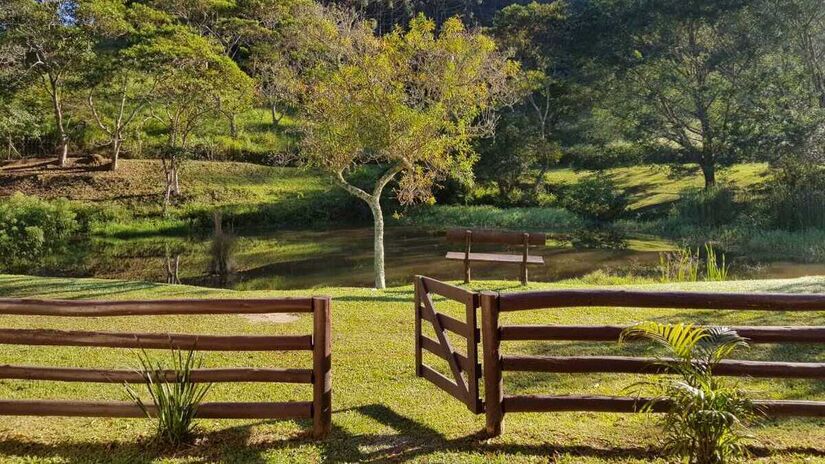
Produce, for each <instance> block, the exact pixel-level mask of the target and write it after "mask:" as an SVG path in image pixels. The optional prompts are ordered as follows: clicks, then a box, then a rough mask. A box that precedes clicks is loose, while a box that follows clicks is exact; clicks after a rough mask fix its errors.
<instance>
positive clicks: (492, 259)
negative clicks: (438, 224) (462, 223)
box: [446, 229, 545, 285]
mask: <svg viewBox="0 0 825 464" xmlns="http://www.w3.org/2000/svg"><path fill="white" fill-rule="evenodd" d="M447 242H454V243H464V251H463V252H462V251H450V252H448V253H447V256H446V258H447V259H450V260H455V261H464V283H470V263H471V262H482V263H504V264H521V283H522V285H527V266H528V265H541V264H544V258H542V257H541V256H531V255H530V246H531V245H532V246H543V245H544V242H545V235H544V234H540V233H527V232H508V231H500V230H470V229H451V230H448V231H447ZM473 243H477V244H478V243H490V244H500V245H521V246H522V253H521V254H518V255H516V254H501V253H473V252H472V250H471V249H472V245H473Z"/></svg>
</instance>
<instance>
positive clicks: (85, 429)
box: [0, 275, 825, 464]
mask: <svg viewBox="0 0 825 464" xmlns="http://www.w3.org/2000/svg"><path fill="white" fill-rule="evenodd" d="M479 285H481V286H483V287H484V288H491V289H500V290H507V291H512V290H516V289H518V287H517V285H516V284H515V283H512V282H485V283H482V284H479ZM564 285H565V284H555V285H551V284H534V285H531V287H532V288H549V287H558V286H564ZM567 285H570V284H567ZM479 288H480V287H479ZM638 288H644V289H651V290H653V289H660V288H669V289H674V288H679V289H690V290H710V291H742V292H757V291H770V292H815V293H823V292H825V278H819V277H817V278H814V277H809V278H803V279H795V280H773V281H742V282H727V283H694V284H672V285H664V286H663V285H646V286H638ZM307 293H308V292H306V291H303V292H302V291H290V292H272V291H268V292H263V291H256V292H251V291H250V292H233V291H227V290H211V289H205V288H198V287H188V286H170V285H161V284H152V283H145V282H127V281H107V280H95V279H65V278H39V277H29V276H16V275H4V276H0V296H2V297H35V296H36V297H41V298H72V299H74V298H99V299H136V298H158V297H167V298H184V297H189V298H192V297H204V298H211V297H219V296H232V297H263V296H285V295H301V294H307ZM312 293H314V294H328V295H332V296H333V298H334V301H333V406H334V413H333V426H334V427H333V432H332V434H331V436H330V437H329V438H328V439H327V440H325V441H323V442H314V441H312V440H311V439H309V437H308V435H307V431H308V430H309V428H310V424H309V423H308V422H303V421H299V422H294V421H216V420H208V421H202V422H200V426H201V438H200V439H199V440H198V442H197V443H196V444H194V445H192V446H190V447H185V448H181V449H177V450H169V449H163V448H160V447H157V446H156V445H154V444H153V443H152V442H151V440H150V437H151V434H152V423H151V422H150V421H147V420H140V419H84V418H26V417H5V418H4V421H3V423H2V425H1V426H0V455H1V456H2V458H3V460H5V461H10V462H103V461H105V462H130V463H131V462H215V461H220V462H249V463H262V462H276V463H282V462H353V461H369V462H384V461H415V462H478V463H481V462H502V463H504V462H506V463H508V464H510V463H520V462H548V461H552V462H568V463H574V462H575V463H581V462H584V463H607V462H611V463H615V462H622V463H630V462H649V461H654V462H655V461H657V460H658V461H659V462H664V461H662V460H661V458H658V457H657V453H656V447H655V446H656V443H657V435H658V430H657V429H656V428H655V427H654V426H653V425H652V423H651V421H650V418H649V417H643V416H633V415H614V414H599V413H559V414H512V415H508V416H506V417H505V422H504V427H505V432H504V434H503V435H502V436H501V437H499V438H496V439H493V440H487V441H485V440H482V439H480V438H479V435H478V432H479V431H480V430H482V428H483V422H484V419H483V416H474V415H473V414H471V413H469V412H468V411H467V410H466V409H465V407H464V406H462V405H460V404H459V403H458V402H457V401H455V400H453V399H452V398H451V397H449V396H448V395H447V394H445V393H443V392H441V391H439V390H438V389H437V388H436V387H434V386H432V385H430V384H429V383H428V382H426V381H424V380H422V379H418V378H416V377H415V376H414V373H413V350H412V347H413V319H412V289H411V287H410V286H405V287H398V288H391V289H387V290H385V291H373V290H369V289H356V288H327V289H315V290H313V291H312ZM436 305H437V306H439V307H442V308H443V307H446V306H447V305H446V304H445V303H444V302H439V301H437V302H436ZM450 311H458V308H456V307H454V306H452V305H450V306H449V307H448V312H450ZM456 314H457V313H456ZM512 316H513V317H511V315H508V318H507V319H505V321H504V322H505V323H506V322H511V321H516V320H519V321H522V322H527V321H529V322H530V323H539V322H542V321H543V322H558V323H630V322H634V321H639V320H643V319H653V318H655V319H659V320H668V321H678V320H685V321H695V322H704V323H719V324H722V323H731V324H732V323H739V324H753V325H760V324H761V325H767V324H770V325H781V324H805V325H825V313H806V314H802V313H799V314H782V313H757V312H729V311H728V312H707V311H684V310H679V311H675V310H671V311H665V310H638V309H636V310H634V309H611V310H605V309H598V308H591V309H586V310H575V311H572V310H557V311H543V312H524V313H520V314H515V315H512ZM2 327H17V328H24V327H42V328H60V329H77V330H81V329H86V330H106V331H117V330H122V331H145V332H152V331H170V332H180V333H186V332H188V333H197V332H200V333H221V334H229V333H257V334H265V333H266V334H283V333H308V332H309V330H310V318H309V317H301V318H300V319H298V320H297V321H294V322H290V323H261V322H254V321H250V320H248V319H245V318H244V317H241V316H188V317H187V316H158V317H142V318H134V317H133V318H43V317H20V316H3V317H2ZM644 349H645V348H644V347H642V346H637V345H633V346H630V347H622V348H619V347H617V346H616V345H614V344H610V343H608V344H576V345H575V346H574V345H573V344H571V343H552V344H547V343H545V344H538V343H535V344H534V343H524V342H513V344H507V345H505V346H504V351H505V352H509V353H512V352H515V351H519V352H522V353H528V354H529V353H541V352H551V351H552V352H553V353H556V354H570V353H574V352H576V353H593V354H595V353H608V352H609V353H613V354H618V353H619V352H620V351H623V350H635V352H640V351H643V350H644ZM745 354H746V356H745V357H748V358H753V359H774V360H797V361H804V360H807V361H813V360H819V361H821V360H822V359H824V358H825V347H822V346H819V347H813V346H787V345H786V346H774V345H764V346H759V347H758V348H752V349H750V350H749V351H747V352H746V353H745ZM158 355H162V353H158ZM308 360H309V357H308V355H307V354H305V353H300V354H297V353H291V354H280V353H276V354H273V353H209V354H207V355H206V365H207V366H208V367H219V366H231V365H236V366H258V367H263V366H269V367H275V366H281V367H297V366H306V365H308V364H307V363H308ZM426 361H427V362H428V363H430V364H436V362H435V361H433V360H432V359H430V358H427V359H426ZM0 363H3V364H29V365H59V366H82V367H91V366H96V367H119V368H130V367H135V365H136V359H135V353H134V352H132V351H130V350H113V349H112V350H110V349H104V348H56V347H17V346H4V347H3V349H2V351H0ZM440 366H441V368H444V367H445V366H444V365H440ZM634 380H635V377H634V376H628V375H615V374H610V375H607V374H606V375H550V374H542V375H524V374H518V373H514V374H513V375H508V376H506V377H505V391H506V392H508V393H531V392H544V393H559V394H562V393H567V392H580V393H594V394H619V393H621V389H622V388H624V387H626V386H627V385H629V384H631V383H633V381H634ZM741 386H742V387H743V388H745V389H747V390H748V391H750V392H752V393H753V394H754V395H758V396H760V397H771V398H799V399H803V398H804V399H818V400H823V399H825V382H822V381H820V382H812V381H801V380H789V381H775V380H761V379H758V380H743V381H742V384H741ZM310 395H311V393H310V389H309V387H308V386H303V385H298V386H296V385H269V384H238V385H226V384H218V385H216V386H215V387H214V389H213V390H212V391H211V392H210V394H209V396H208V398H207V399H208V400H210V401H221V400H236V401H244V400H247V401H283V400H293V399H308V398H309V397H310ZM0 398H7V399H22V398H67V399H71V398H74V399H100V400H103V399H106V400H126V399H127V396H126V394H125V393H124V391H123V389H122V387H120V386H118V385H98V384H73V383H58V382H23V381H16V380H4V381H0ZM756 436H757V437H756V438H757V440H758V445H756V448H755V453H756V457H755V459H754V461H756V462H805V463H812V462H820V463H821V462H825V419H818V420H817V419H790V420H782V421H771V422H768V423H766V424H764V425H761V426H760V427H758V428H757V429H756Z"/></svg>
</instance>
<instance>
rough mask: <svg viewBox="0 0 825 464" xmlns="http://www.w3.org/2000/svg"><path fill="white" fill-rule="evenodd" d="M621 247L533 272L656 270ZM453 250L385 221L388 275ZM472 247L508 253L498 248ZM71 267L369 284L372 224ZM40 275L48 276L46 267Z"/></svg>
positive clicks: (220, 228) (261, 283) (187, 245)
mask: <svg viewBox="0 0 825 464" xmlns="http://www.w3.org/2000/svg"><path fill="white" fill-rule="evenodd" d="M628 242H629V244H630V247H629V248H625V249H580V248H571V247H552V246H548V247H544V248H542V247H539V248H537V249H536V250H535V254H538V255H542V256H544V258H545V262H546V263H547V264H546V265H544V266H536V267H532V268H531V270H530V272H531V274H530V275H531V280H533V281H539V282H540V281H545V282H547V281H557V280H561V279H566V278H574V277H580V276H583V275H586V274H589V273H591V272H594V271H596V270H605V271H608V272H614V273H626V272H644V271H645V270H647V271H648V272H650V273H651V275H654V276H655V275H656V271H655V267H656V266H657V265H658V261H659V252H658V250H656V249H654V250H652V251H651V249H650V246H649V245H650V244H649V243H645V242H642V241H639V240H637V239H634V240H629V241H628ZM448 250H449V251H454V250H452V249H450V247H449V246H448V245H447V243H446V242H445V240H444V236H443V233H439V232H436V231H426V230H420V229H415V228H399V227H396V228H389V229H387V232H386V252H387V257H386V258H387V259H386V260H387V282H388V284H390V285H400V284H409V283H410V282H411V281H412V277H413V276H414V275H416V274H426V275H430V276H433V277H436V278H442V279H450V280H457V279H461V278H462V275H463V270H462V263H461V262H460V261H447V260H445V259H444V255H445V253H446V252H447V251H448ZM477 251H479V252H483V251H500V252H504V251H511V252H515V251H516V249H515V248H514V249H512V250H507V249H506V248H503V247H501V246H495V245H494V246H491V247H488V248H484V247H481V246H479V247H478V249H477ZM76 252H77V253H82V254H83V256H82V257H81V258H78V259H76V260H75V261H77V262H79V263H82V264H81V265H77V266H74V267H66V266H63V267H60V268H58V270H57V271H56V272H53V273H51V274H53V275H63V276H66V275H70V276H79V277H100V278H113V279H127V280H143V281H153V282H169V283H179V282H180V283H184V284H191V285H201V286H214V287H224V288H235V289H250V290H251V289H255V290H257V289H261V290H263V289H301V288H312V287H320V286H354V287H368V286H371V285H372V282H373V277H372V228H368V227H366V228H357V229H344V230H329V231H294V230H291V231H270V232H261V231H248V230H247V231H245V230H226V228H225V226H224V225H223V224H222V223H221V221H220V218H217V219H216V220H215V224H214V227H213V231H212V233H211V234H209V235H205V236H201V237H187V238H169V237H142V238H137V239H128V240H112V239H107V240H95V241H93V242H92V243H91V245H90V246H89V247H86V248H82V249H78V250H76ZM733 261H734V270H735V271H736V272H735V273H736V274H737V275H738V276H739V277H748V278H771V277H776V278H791V277H800V276H803V275H815V274H825V264H795V263H763V264H761V265H759V266H747V267H746V266H743V265H741V263H740V264H737V262H736V260H735V259H734V260H733ZM473 271H474V277H476V278H478V279H510V280H516V279H518V272H519V267H518V266H517V265H515V266H514V265H502V264H496V263H478V264H477V265H474V266H473ZM46 274H47V275H48V274H50V273H49V272H48V271H47V272H46Z"/></svg>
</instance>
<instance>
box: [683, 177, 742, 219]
mask: <svg viewBox="0 0 825 464" xmlns="http://www.w3.org/2000/svg"><path fill="white" fill-rule="evenodd" d="M740 211H741V206H740V205H738V204H737V203H736V200H735V193H734V191H733V190H732V189H731V188H729V187H726V186H716V187H712V188H710V189H707V190H705V189H689V190H685V191H682V193H681V195H680V199H679V201H678V202H677V203H676V206H675V215H676V217H678V218H679V220H680V221H682V222H684V223H687V224H693V225H701V226H710V227H718V226H721V225H724V224H730V223H731V222H733V221H734V220H736V218H737V216H738V215H739V212H740Z"/></svg>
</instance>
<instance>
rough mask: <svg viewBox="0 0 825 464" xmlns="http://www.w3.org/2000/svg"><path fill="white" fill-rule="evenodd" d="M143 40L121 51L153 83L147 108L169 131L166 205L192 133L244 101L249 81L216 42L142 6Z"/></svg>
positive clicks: (175, 186)
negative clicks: (152, 80) (218, 114)
mask: <svg viewBox="0 0 825 464" xmlns="http://www.w3.org/2000/svg"><path fill="white" fill-rule="evenodd" d="M136 14H141V15H143V16H144V17H146V18H147V20H144V21H142V22H141V23H142V24H143V26H142V30H140V31H139V33H141V37H142V40H140V41H139V42H137V43H135V44H134V45H132V46H130V47H129V48H128V49H126V50H125V51H124V52H123V56H124V57H125V58H127V59H131V60H135V62H139V63H141V65H142V71H143V72H144V73H146V74H148V75H149V76H152V79H154V81H155V82H156V83H157V84H156V85H155V87H154V88H153V91H152V99H151V105H150V107H149V111H150V114H151V117H152V118H153V119H154V120H155V121H157V122H159V123H160V124H162V125H163V127H164V128H165V130H166V134H167V141H166V144H165V146H164V147H163V148H162V149H161V154H162V155H163V156H162V158H163V161H164V171H165V178H166V193H165V196H164V208H166V207H168V205H169V203H170V199H171V197H172V196H177V195H179V194H180V181H179V170H180V166H181V163H182V162H183V159H184V157H185V155H186V150H187V149H188V147H189V143H190V141H191V136H192V135H193V133H194V132H195V131H196V130H197V129H198V128H199V127H200V125H201V124H203V122H204V121H206V120H207V119H208V118H209V116H210V115H214V114H216V113H217V112H218V111H220V108H221V106H222V105H227V104H231V105H241V104H248V102H249V101H250V100H251V97H252V81H251V79H250V78H249V76H247V75H246V74H245V73H244V72H243V71H241V69H240V68H239V67H238V65H237V64H236V63H235V62H234V61H232V60H231V59H229V57H227V56H226V55H225V54H223V52H222V50H221V48H220V46H219V45H217V44H216V43H214V42H213V41H212V40H211V39H209V38H207V37H204V36H201V35H199V34H197V33H196V32H195V31H194V30H192V29H191V28H189V27H188V26H183V25H178V24H174V23H172V22H171V21H170V20H169V19H168V17H166V16H165V15H164V14H162V13H160V12H158V11H156V10H151V9H149V8H148V7H141V9H140V10H139V11H138V12H137V13H136Z"/></svg>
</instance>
